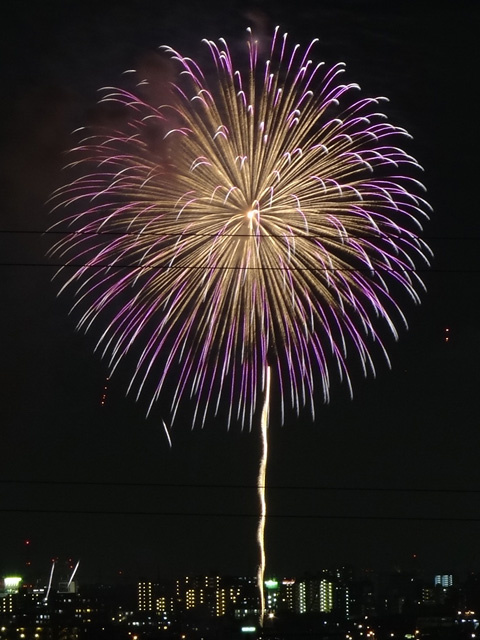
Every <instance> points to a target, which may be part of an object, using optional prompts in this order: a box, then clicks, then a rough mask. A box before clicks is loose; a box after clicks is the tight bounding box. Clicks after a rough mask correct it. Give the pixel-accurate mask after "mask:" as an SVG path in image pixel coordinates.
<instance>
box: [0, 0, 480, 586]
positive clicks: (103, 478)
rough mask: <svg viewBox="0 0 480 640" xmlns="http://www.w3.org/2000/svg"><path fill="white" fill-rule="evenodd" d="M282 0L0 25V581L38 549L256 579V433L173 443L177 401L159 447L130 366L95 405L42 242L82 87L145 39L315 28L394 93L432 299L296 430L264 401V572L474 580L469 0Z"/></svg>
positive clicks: (351, 74)
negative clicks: (429, 253) (373, 363)
mask: <svg viewBox="0 0 480 640" xmlns="http://www.w3.org/2000/svg"><path fill="white" fill-rule="evenodd" d="M281 4H282V3H279V2H273V0H272V1H265V2H259V3H257V4H256V5H255V4H251V5H247V3H241V2H236V3H228V2H227V3H223V4H221V3H219V2H211V1H209V0H206V1H205V2H199V1H198V2H195V1H193V0H189V1H188V2H187V3H184V2H175V3H173V2H172V3H170V2H169V3H167V2H162V1H161V0H156V1H153V0H137V1H135V0H132V1H130V2H127V1H119V2H115V3H110V2H102V3H98V2H80V1H79V0H76V1H72V2H46V3H37V2H28V1H27V0H24V1H23V2H22V1H20V0H19V1H17V2H15V3H13V5H12V6H11V7H10V8H9V11H10V13H9V15H8V17H7V16H6V15H3V17H2V26H1V27H0V29H1V31H2V33H1V38H0V40H1V46H2V53H1V56H0V58H1V64H2V69H1V72H2V96H1V103H2V106H1V108H2V112H3V113H2V118H1V122H2V131H1V135H2V137H1V140H2V144H1V151H2V155H1V174H0V175H1V177H2V178H3V179H4V180H3V181H2V182H3V186H2V191H1V193H2V206H1V207H0V214H1V222H0V228H1V234H0V252H1V258H0V262H1V276H0V301H1V314H0V323H1V324H0V336H1V340H2V348H1V371H0V375H1V380H0V393H1V419H0V455H1V465H0V576H1V575H3V574H5V573H6V572H10V571H15V572H19V573H20V574H22V573H25V562H26V561H27V560H30V561H31V562H32V567H31V571H32V573H33V574H34V575H35V576H37V575H38V576H46V575H47V574H48V571H49V568H50V562H51V559H52V558H53V557H58V558H59V559H60V561H61V562H63V561H65V560H66V559H67V558H73V560H74V561H76V560H78V559H80V561H81V564H80V569H79V574H78V578H79V580H80V582H82V581H92V580H105V581H111V580H115V579H116V577H118V576H119V575H120V573H119V572H122V573H121V575H122V576H123V577H126V578H132V579H136V578H137V577H139V576H141V575H147V576H151V577H157V576H159V577H172V576H176V575H182V574H186V573H201V572H207V571H210V570H213V571H218V572H221V573H224V574H227V573H232V574H251V575H253V574H254V573H255V570H256V565H257V562H258V560H257V548H256V543H255V529H256V520H255V518H254V517H253V516H254V514H255V513H256V511H257V509H258V504H257V497H256V489H255V482H256V474H257V465H258V460H259V455H260V438H259V431H258V429H253V431H252V432H251V433H248V432H244V433H242V432H241V431H240V428H239V427H234V428H232V429H231V431H230V432H229V433H227V432H226V429H225V427H224V426H223V425H222V424H221V423H220V422H218V423H214V422H211V423H209V424H208V425H207V426H206V428H205V429H204V430H203V431H202V430H196V431H193V432H192V431H191V430H190V425H189V418H188V415H189V414H188V412H189V407H188V406H185V408H184V415H183V417H182V419H181V420H179V422H178V424H176V426H175V429H174V432H173V447H172V448H170V447H169V444H168V441H167V438H166V436H165V433H164V430H163V428H162V425H161V416H162V415H166V414H167V408H162V407H159V408H157V410H156V411H154V413H153V414H152V416H151V417H150V418H148V419H145V410H146V407H145V405H144V404H142V403H138V404H136V403H135V402H134V399H133V397H132V398H131V397H127V398H126V397H125V393H124V390H125V385H126V381H127V375H126V374H125V373H120V374H119V376H118V377H115V378H113V379H111V380H110V381H109V384H108V393H107V399H106V403H105V405H104V406H102V405H101V399H102V393H103V389H104V384H105V378H106V376H107V375H108V370H107V366H106V363H104V362H102V361H101V360H100V357H99V356H98V355H97V354H95V353H93V346H94V336H93V335H92V336H87V337H85V336H84V335H83V334H79V333H77V332H76V331H75V323H74V320H73V319H72V318H70V317H69V315H68V310H69V303H70V300H69V298H68V295H67V296H63V297H61V298H57V297H56V293H57V289H56V286H55V285H54V284H52V283H51V278H52V276H53V274H54V269H53V268H52V267H51V266H48V260H47V259H46V258H45V252H46V250H47V249H48V247H49V246H50V245H51V243H52V238H51V237H50V236H49V235H48V234H46V235H42V234H41V233H40V232H41V231H44V230H46V229H47V228H48V226H49V225H50V223H51V221H52V218H51V217H50V215H49V206H48V204H46V201H47V199H48V196H49V194H50V193H51V191H52V190H53V189H54V188H55V187H57V186H59V185H60V184H62V179H63V178H62V175H61V168H62V166H63V164H64V162H65V158H64V155H63V152H64V151H65V150H66V149H68V148H69V146H70V145H71V144H72V139H71V138H70V132H71V131H72V130H73V129H74V128H76V127H78V126H81V125H83V124H84V123H85V122H87V121H89V119H91V118H92V114H95V109H96V106H95V104H96V100H97V97H98V94H97V89H99V88H100V87H102V86H106V85H109V86H122V75H121V74H122V72H123V71H124V70H126V69H131V68H133V67H135V66H136V65H139V64H143V63H144V62H145V61H148V60H150V59H151V56H153V55H154V52H155V51H156V48H157V47H158V46H159V45H162V44H170V45H172V46H173V47H177V48H179V50H180V51H182V52H183V53H186V54H190V55H192V56H195V54H196V53H198V52H200V51H201V52H203V49H202V45H201V44H200V41H201V39H202V38H205V37H207V38H211V39H216V38H218V37H220V36H225V37H226V38H227V40H228V41H229V42H230V43H232V42H233V43H235V42H239V43H240V42H241V41H242V40H243V38H244V33H245V29H246V27H247V26H249V25H251V24H253V25H257V26H259V25H264V28H265V29H267V31H269V30H271V29H272V28H273V27H274V26H275V25H276V24H279V25H280V26H281V27H282V29H284V30H286V31H288V32H289V34H291V37H292V39H293V40H296V41H300V42H302V43H308V42H309V41H310V40H311V39H312V38H314V37H318V38H319V39H320V44H319V46H318V47H317V49H316V51H317V55H318V56H320V57H322V56H323V58H324V59H325V60H326V61H327V62H332V63H333V62H336V61H338V60H343V61H344V62H346V64H347V74H348V79H349V80H351V81H356V82H358V83H359V84H360V85H361V87H362V89H363V91H364V94H366V95H370V96H372V95H386V96H388V97H389V98H390V103H389V104H388V105H387V106H386V107H385V110H386V113H387V114H388V115H389V118H390V120H391V121H392V122H393V123H394V124H397V125H399V126H403V127H405V128H406V129H407V130H408V131H409V132H410V133H411V134H412V135H413V136H414V141H413V143H411V144H409V146H408V150H409V152H411V153H412V154H413V155H414V156H415V157H416V158H417V159H418V161H419V162H420V164H421V165H422V166H424V168H425V174H424V176H423V181H424V183H425V185H426V186H427V189H428V199H429V201H430V203H431V204H432V206H433V208H434V213H433V215H432V217H431V221H430V223H429V224H428V225H427V227H426V230H425V238H426V239H428V242H429V244H430V245H431V247H432V249H433V250H434V253H435V259H434V261H433V265H432V269H431V270H430V271H429V272H428V273H425V274H424V280H425V282H426V285H427V288H428V293H427V295H425V296H424V299H423V304H422V305H421V306H420V307H418V308H415V307H413V305H408V304H406V305H405V311H406V314H407V317H408V320H409V325H410V329H409V331H408V332H406V331H402V332H401V337H400V340H399V342H398V343H394V342H393V340H387V345H388V347H389V354H390V356H391V360H392V370H391V371H390V370H389V369H388V367H387V366H386V365H385V364H384V363H383V362H382V361H381V360H380V361H378V375H377V378H376V379H372V378H369V379H367V380H363V379H362V378H361V376H360V375H358V376H357V375H355V380H354V393H355V397H354V400H353V401H350V399H349V398H348V393H347V391H346V389H345V388H343V387H338V386H337V385H334V388H333V390H332V401H331V404H330V405H328V406H321V407H320V409H319V411H318V414H317V416H316V420H315V422H314V423H312V421H311V418H310V417H309V415H308V414H305V415H301V416H300V418H298V419H296V418H294V417H291V416H288V419H287V420H286V424H285V425H284V426H283V427H281V426H280V425H279V424H278V415H277V413H276V412H275V411H274V412H273V417H272V421H271V428H270V453H271V455H270V459H269V467H268V484H269V485H270V486H271V488H270V490H269V493H268V499H269V512H270V514H271V516H272V517H271V518H270V520H269V521H268V523H267V536H266V537H267V573H275V574H277V575H298V574H300V573H302V572H303V571H305V570H307V569H308V570H312V571H315V570H317V569H320V568H323V567H329V566H334V565H338V564H345V563H353V564H355V565H356V566H358V567H359V568H373V569H381V570H391V569H393V568H404V569H411V568H413V567H417V568H418V569H420V570H423V571H425V572H448V571H454V572H459V573H461V574H462V573H464V572H466V571H467V570H473V571H480V548H479V547H478V539H479V534H480V467H479V463H478V459H479V449H480V446H479V445H480V432H479V430H478V426H479V419H478V394H479V383H480V375H479V367H478V361H479V357H480V332H479V327H480V322H479V320H480V318H479V312H480V305H479V303H478V293H479V288H478V278H479V263H478V250H479V240H480V216H479V215H478V213H479V212H478V202H477V198H476V197H475V196H476V193H477V186H476V185H477V183H478V177H477V175H476V174H477V162H476V155H477V154H476V153H475V152H476V149H477V148H478V142H479V127H478V117H477V116H478V108H477V104H476V101H475V96H476V91H477V89H476V85H477V82H476V76H477V67H476V63H475V60H476V53H477V47H478V28H479V24H480V22H479V17H480V15H479V14H480V11H479V5H478V3H477V2H474V1H472V2H467V1H466V0H457V1H456V2H455V3H451V4H450V8H448V9H446V8H441V7H439V6H438V5H437V6H434V5H435V3H431V2H430V1H428V2H422V1H420V0H418V1H412V2H395V3H393V2H380V1H378V2H376V1H368V0H358V1H353V0H352V1H346V0H338V1H337V0H336V1H333V0H329V1H325V2H316V3H312V4H310V3H306V2H303V1H302V0H299V1H298V2H295V3H293V2H292V3H290V4H291V6H290V7H289V6H287V5H285V6H283V7H282V6H280V5H281ZM313 7H314V8H313ZM93 117H94V116H93ZM447 329H448V330H449V331H448V334H449V337H450V339H449V341H448V343H447V342H446V341H445V336H446V330H447ZM274 398H275V393H274ZM187 404H188V403H187ZM25 540H29V541H30V545H29V550H28V551H27V547H26V545H25Z"/></svg>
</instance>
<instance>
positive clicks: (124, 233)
mask: <svg viewBox="0 0 480 640" xmlns="http://www.w3.org/2000/svg"><path fill="white" fill-rule="evenodd" d="M0 234H5V235H7V234H12V235H42V236H45V235H72V236H75V235H78V236H115V237H117V236H133V237H137V236H140V235H147V236H159V237H167V238H168V237H173V238H176V237H192V236H194V237H202V238H218V234H213V233H199V232H193V231H191V232H179V233H167V232H163V231H162V232H159V231H150V230H141V231H113V230H109V231H85V230H77V231H75V230H73V229H66V230H62V229H58V230H57V229H43V230H39V229H0ZM251 235H252V234H250V233H223V234H221V237H222V238H250V237H251ZM259 237H261V238H287V239H293V238H297V237H298V238H302V239H303V238H327V239H337V240H338V239H340V240H341V239H345V238H347V237H348V238H355V239H359V238H363V237H364V236H361V235H358V234H355V233H351V232H348V234H345V236H342V234H341V233H338V234H336V235H331V236H326V235H323V234H319V233H308V234H302V235H297V236H295V235H287V234H275V233H269V234H265V235H261V236H259ZM368 237H369V238H370V237H380V238H381V237H382V235H381V234H375V233H371V234H370V235H369V236H368ZM389 237H395V238H402V237H403V236H402V235H401V234H400V235H398V236H393V235H392V236H389ZM412 237H413V238H415V239H417V240H421V241H427V240H449V241H460V242H465V241H479V240H480V236H417V235H415V234H412Z"/></svg>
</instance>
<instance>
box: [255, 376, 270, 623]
mask: <svg viewBox="0 0 480 640" xmlns="http://www.w3.org/2000/svg"><path fill="white" fill-rule="evenodd" d="M269 411H270V367H267V371H266V381H265V398H264V401H263V408H262V415H261V419H260V428H261V431H262V457H261V459H260V466H259V470H258V480H257V489H258V498H259V501H260V518H259V520H258V529H257V542H258V548H259V551H260V564H259V566H258V571H257V583H258V589H259V593H260V623H261V624H262V623H263V616H264V612H265V593H264V582H265V563H266V557H265V521H266V518H267V500H266V495H265V491H266V482H267V460H268V437H267V436H268V433H267V429H268V414H269Z"/></svg>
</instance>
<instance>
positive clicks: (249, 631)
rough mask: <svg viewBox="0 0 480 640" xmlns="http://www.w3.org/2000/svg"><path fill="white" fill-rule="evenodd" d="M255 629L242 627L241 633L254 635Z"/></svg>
mask: <svg viewBox="0 0 480 640" xmlns="http://www.w3.org/2000/svg"><path fill="white" fill-rule="evenodd" d="M256 630H257V629H256V627H242V633H255V631H256Z"/></svg>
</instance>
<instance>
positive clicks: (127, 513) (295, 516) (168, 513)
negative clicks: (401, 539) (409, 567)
mask: <svg viewBox="0 0 480 640" xmlns="http://www.w3.org/2000/svg"><path fill="white" fill-rule="evenodd" d="M0 513H10V514H13V513H17V514H19V513H28V514H32V513H36V514H44V515H47V514H48V515H98V516H137V517H138V516H153V517H165V518H176V517H180V518H185V517H187V518H255V519H258V517H259V514H258V513H228V512H225V513H220V512H212V511H209V512H201V511H198V512H193V511H189V512H179V511H126V510H111V511H104V510H95V509H4V508H0ZM266 517H267V519H270V520H272V519H275V520H277V519H292V520H369V521H388V522H400V521H401V522H480V517H467V518H464V517H459V516H368V515H356V516H353V515H331V514H313V515H312V514H298V513H295V514H293V513H282V514H272V513H270V514H267V516H266Z"/></svg>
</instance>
